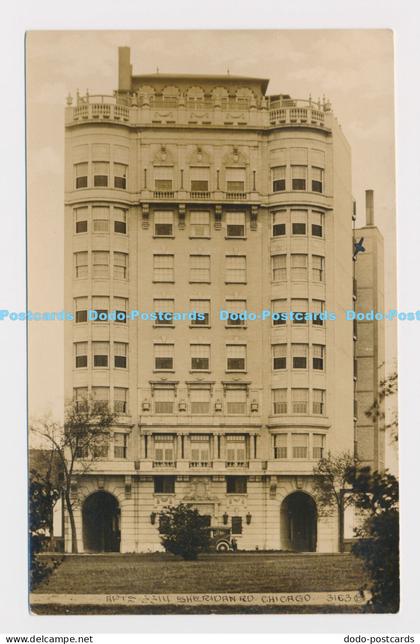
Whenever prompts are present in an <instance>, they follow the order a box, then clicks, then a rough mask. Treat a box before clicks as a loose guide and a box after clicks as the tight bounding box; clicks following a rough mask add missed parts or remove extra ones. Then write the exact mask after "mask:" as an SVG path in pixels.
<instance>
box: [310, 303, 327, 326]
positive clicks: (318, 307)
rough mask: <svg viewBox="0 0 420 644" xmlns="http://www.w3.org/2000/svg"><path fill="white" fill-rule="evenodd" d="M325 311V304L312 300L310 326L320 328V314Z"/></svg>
mask: <svg viewBox="0 0 420 644" xmlns="http://www.w3.org/2000/svg"><path fill="white" fill-rule="evenodd" d="M324 311H325V302H324V301H323V300H312V313H313V314H314V315H313V319H312V324H314V325H315V326H322V325H323V324H324V320H323V319H322V318H321V314H323V313H324Z"/></svg>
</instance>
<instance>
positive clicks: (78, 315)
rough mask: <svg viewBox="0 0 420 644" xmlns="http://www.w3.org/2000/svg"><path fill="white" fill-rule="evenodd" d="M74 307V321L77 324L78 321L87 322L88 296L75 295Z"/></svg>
mask: <svg viewBox="0 0 420 644" xmlns="http://www.w3.org/2000/svg"><path fill="white" fill-rule="evenodd" d="M74 308H75V320H76V323H77V324H78V323H79V322H87V309H88V298H87V297H75V298H74Z"/></svg>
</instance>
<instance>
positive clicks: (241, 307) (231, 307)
mask: <svg viewBox="0 0 420 644" xmlns="http://www.w3.org/2000/svg"><path fill="white" fill-rule="evenodd" d="M225 310H226V311H227V312H228V313H229V317H228V319H227V320H226V325H227V326H245V320H241V319H240V318H239V317H238V315H239V314H240V313H243V312H244V311H246V300H226V302H225ZM232 314H233V318H232Z"/></svg>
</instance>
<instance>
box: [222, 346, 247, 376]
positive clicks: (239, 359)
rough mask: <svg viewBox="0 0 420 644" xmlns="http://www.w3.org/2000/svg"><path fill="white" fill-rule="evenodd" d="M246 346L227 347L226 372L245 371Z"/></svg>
mask: <svg viewBox="0 0 420 644" xmlns="http://www.w3.org/2000/svg"><path fill="white" fill-rule="evenodd" d="M245 369H246V344H227V345H226V371H245Z"/></svg>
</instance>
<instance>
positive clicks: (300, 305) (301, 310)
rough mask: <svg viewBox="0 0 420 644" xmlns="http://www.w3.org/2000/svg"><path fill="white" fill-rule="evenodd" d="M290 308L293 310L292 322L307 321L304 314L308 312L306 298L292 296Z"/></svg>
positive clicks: (300, 322)
mask: <svg viewBox="0 0 420 644" xmlns="http://www.w3.org/2000/svg"><path fill="white" fill-rule="evenodd" d="M291 310H292V311H293V324H306V323H307V320H306V319H305V315H306V314H307V313H308V300H301V299H297V298H292V301H291ZM296 314H297V315H296Z"/></svg>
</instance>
